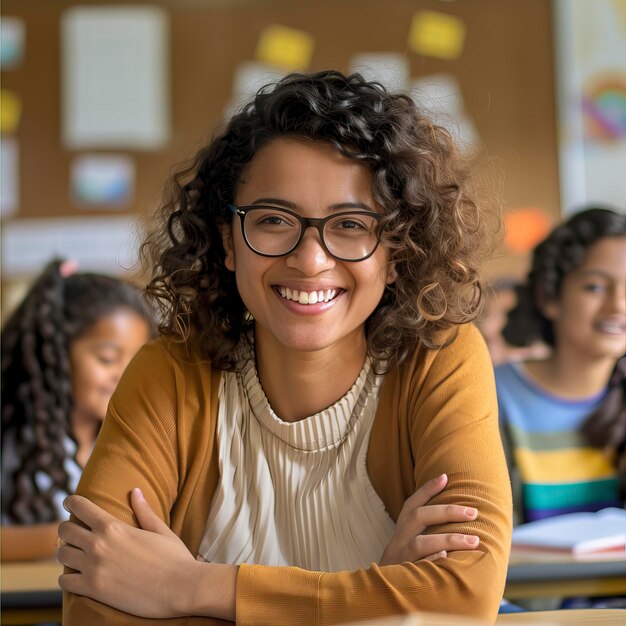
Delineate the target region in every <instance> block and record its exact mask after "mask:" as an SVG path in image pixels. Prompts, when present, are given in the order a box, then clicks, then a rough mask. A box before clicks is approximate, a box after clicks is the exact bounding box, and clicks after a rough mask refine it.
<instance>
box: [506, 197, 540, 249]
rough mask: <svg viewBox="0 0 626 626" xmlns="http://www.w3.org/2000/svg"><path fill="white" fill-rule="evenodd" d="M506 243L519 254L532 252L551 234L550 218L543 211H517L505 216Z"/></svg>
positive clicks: (531, 209)
mask: <svg viewBox="0 0 626 626" xmlns="http://www.w3.org/2000/svg"><path fill="white" fill-rule="evenodd" d="M504 227H505V235H504V243H505V245H506V246H507V247H508V248H509V250H511V251H512V252H515V253H517V254H524V253H526V252H530V250H532V249H533V248H534V247H535V246H536V245H537V244H538V243H539V242H540V241H542V240H543V239H545V237H546V236H547V235H548V233H549V232H550V228H551V224H550V220H549V219H548V216H547V215H546V214H545V212H544V211H542V210H541V209H533V208H530V209H516V210H514V211H509V212H508V213H506V214H505V215H504Z"/></svg>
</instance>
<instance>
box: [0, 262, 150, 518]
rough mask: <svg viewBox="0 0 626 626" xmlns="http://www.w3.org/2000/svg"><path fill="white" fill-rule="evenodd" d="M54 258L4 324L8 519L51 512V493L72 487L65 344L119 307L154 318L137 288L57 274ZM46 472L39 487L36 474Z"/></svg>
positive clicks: (4, 501)
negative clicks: (15, 463)
mask: <svg viewBox="0 0 626 626" xmlns="http://www.w3.org/2000/svg"><path fill="white" fill-rule="evenodd" d="M62 263H63V262H62V261H61V260H55V261H52V262H51V263H50V264H49V265H48V266H47V267H46V268H45V269H44V271H43V272H42V274H41V275H40V276H39V277H38V278H37V279H36V281H35V283H34V284H33V286H32V287H31V289H30V290H29V292H28V293H27V295H26V296H25V298H24V300H23V301H22V302H21V303H20V305H19V306H18V307H17V309H16V310H15V312H14V313H13V314H12V315H11V316H10V318H9V319H8V320H7V322H6V324H5V325H4V327H3V329H2V441H3V442H5V436H6V435H7V434H8V433H9V432H10V433H11V440H12V441H14V443H15V449H14V450H13V451H12V454H14V455H16V456H17V458H18V459H19V462H20V465H19V467H18V468H17V470H16V471H15V474H14V475H13V476H12V477H6V476H5V477H4V480H7V479H9V478H10V479H11V482H12V485H13V486H14V489H13V490H12V491H13V497H11V498H10V499H5V494H4V492H3V494H2V513H3V516H5V517H7V518H8V519H9V520H10V521H11V522H14V523H20V524H32V523H43V522H50V521H54V520H55V519H56V516H57V514H56V511H55V508H54V505H53V496H54V494H55V493H58V492H59V491H65V492H68V491H69V484H68V480H69V479H68V475H67V473H66V471H65V469H64V461H65V459H66V457H67V452H66V450H65V440H66V438H67V437H70V438H71V439H73V436H72V432H71V429H70V415H71V412H72V388H71V379H70V361H69V349H70V346H71V344H72V342H73V341H74V340H75V339H77V338H78V337H80V336H81V335H82V334H83V333H84V332H85V331H87V330H88V329H89V328H90V327H91V326H93V324H95V323H96V322H98V321H99V320H100V319H102V318H103V317H106V316H107V315H109V314H111V313H113V312H114V311H116V310H118V309H131V310H132V311H134V312H136V313H137V314H138V315H140V316H141V317H142V318H143V319H145V320H146V322H147V323H148V325H149V326H151V324H152V316H151V314H150V311H149V309H148V308H147V307H146V304H145V302H144V299H143V297H142V295H141V292H140V291H139V290H138V289H136V288H135V287H133V286H132V285H130V284H128V283H126V282H123V281H121V280H119V279H117V278H113V277H110V276H104V275H100V274H89V273H75V274H72V275H70V276H67V277H64V276H62V275H61V271H60V269H61V266H62ZM38 473H43V474H46V475H47V476H49V477H50V486H49V487H47V488H46V489H41V488H40V486H39V485H38V483H37V481H36V479H35V476H36V475H37V474H38Z"/></svg>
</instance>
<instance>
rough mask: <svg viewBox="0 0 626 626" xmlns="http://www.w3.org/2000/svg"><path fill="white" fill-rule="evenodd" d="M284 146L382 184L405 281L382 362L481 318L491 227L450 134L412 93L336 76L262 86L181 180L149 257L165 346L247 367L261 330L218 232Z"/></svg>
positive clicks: (370, 331) (393, 291)
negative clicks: (300, 147) (325, 147)
mask: <svg viewBox="0 0 626 626" xmlns="http://www.w3.org/2000/svg"><path fill="white" fill-rule="evenodd" d="M281 137H282V138H293V139H296V140H298V141H305V142H308V141H312V142H325V143H327V144H330V145H331V146H332V147H333V148H334V149H336V150H337V151H338V152H339V153H340V154H342V155H344V156H346V157H348V158H350V159H353V160H355V161H357V162H359V163H362V164H364V165H366V166H367V167H368V168H369V169H370V170H371V172H372V173H373V193H374V196H375V198H376V200H377V202H378V203H379V204H380V205H381V206H382V207H384V211H385V217H384V218H383V220H381V225H380V228H381V239H382V241H383V243H384V245H385V246H387V248H388V250H389V262H390V263H395V268H396V270H397V274H398V278H397V280H396V281H395V283H394V284H392V285H388V287H387V288H386V290H385V292H384V295H383V297H382V299H381V301H380V303H379V304H378V306H377V308H376V309H375V311H374V312H373V313H372V315H371V316H370V317H369V319H368V320H367V322H366V338H367V346H368V352H369V354H370V355H371V356H373V357H374V358H375V359H379V360H382V359H385V360H387V362H388V363H389V364H390V365H393V364H395V363H399V362H401V361H402V360H403V359H404V358H406V356H407V354H409V353H410V352H411V351H412V350H413V348H414V346H415V345H416V343H418V342H422V343H423V344H424V345H426V346H428V347H434V346H436V345H440V343H438V338H441V337H442V335H441V334H440V331H442V330H444V329H450V328H453V327H455V326H456V325H458V324H462V323H465V322H468V321H470V320H472V319H474V318H475V317H476V315H477V311H478V307H479V305H480V301H481V288H480V281H479V274H478V267H479V262H480V260H481V258H482V257H483V256H484V255H483V251H484V249H485V244H486V243H488V241H489V238H488V237H486V235H485V233H486V231H487V223H486V220H485V219H484V216H483V214H482V212H481V210H479V208H478V206H477V203H476V202H475V201H474V199H473V197H472V195H471V192H470V190H469V178H468V175H467V168H466V167H465V160H464V159H463V158H462V157H461V156H460V155H459V154H458V152H457V149H456V147H455V143H454V141H453V139H452V138H451V136H450V134H449V133H448V132H447V131H446V130H445V129H443V128H441V127H439V126H436V125H434V124H432V123H431V122H430V121H429V120H428V119H427V117H426V115H424V114H423V113H422V112H420V110H419V109H418V107H417V106H416V104H415V103H414V101H413V100H412V99H411V98H410V97H408V96H407V95H403V94H390V93H388V92H387V91H386V90H385V88H384V87H383V86H382V85H380V84H378V83H375V82H368V81H366V80H364V79H363V78H362V77H361V76H360V75H359V74H352V75H349V76H345V75H343V74H341V73H340V72H337V71H324V72H318V73H314V74H291V75H289V76H286V77H285V78H284V79H282V80H281V81H280V82H278V83H277V84H273V85H268V86H266V87H263V88H262V89H261V90H259V92H258V93H257V94H256V96H255V97H254V98H253V100H252V101H251V102H249V103H248V104H247V105H246V106H244V107H243V109H242V110H241V111H240V112H238V113H236V114H235V115H234V116H233V117H232V118H231V119H230V121H229V122H228V124H227V125H226V127H225V129H223V130H222V131H221V132H220V133H219V134H218V135H217V136H216V137H215V138H214V139H213V140H212V141H211V142H210V143H209V145H208V146H206V147H205V148H203V149H202V150H200V151H199V152H198V154H197V155H196V157H195V159H194V160H193V162H192V163H191V165H189V166H187V167H185V168H184V169H182V170H181V171H179V172H178V173H176V174H175V175H174V176H173V177H172V180H171V181H170V184H169V186H168V188H167V191H166V197H165V202H164V205H163V206H162V207H161V209H160V211H159V213H158V215H157V218H158V223H157V225H156V227H155V228H154V229H153V230H152V232H151V233H150V234H149V235H148V237H147V239H146V241H145V242H144V245H143V246H142V260H143V263H144V267H146V268H147V269H148V271H150V272H151V280H150V282H149V284H148V287H147V294H148V296H150V297H151V298H153V299H154V300H155V301H156V303H157V305H158V306H159V308H160V310H161V313H162V316H161V319H162V324H161V326H160V331H161V333H162V334H163V335H165V336H167V337H170V338H173V339H174V340H177V341H181V342H184V341H186V340H187V338H188V337H189V335H190V333H194V335H195V338H196V341H197V343H198V345H199V346H200V349H201V351H202V354H203V356H206V357H208V358H210V359H211V361H212V363H213V365H214V366H215V367H217V368H220V369H224V370H232V369H235V367H236V363H237V358H238V356H237V353H238V346H239V344H240V340H241V338H242V336H244V335H245V334H247V333H246V331H247V329H248V328H249V327H250V324H251V323H252V322H251V320H250V318H249V316H248V315H246V309H245V306H244V303H243V302H242V300H241V298H240V297H239V294H238V291H237V287H236V284H235V278H234V275H233V274H232V273H231V272H229V271H227V270H226V268H225V266H224V256H225V253H224V249H223V245H222V238H221V235H220V226H221V225H223V224H224V223H226V222H230V220H231V219H232V215H231V214H230V213H229V211H228V209H227V205H228V204H229V203H232V202H233V199H234V195H235V191H236V187H237V185H238V183H239V181H240V180H241V177H242V174H243V173H244V172H245V170H246V167H247V166H248V165H249V164H250V162H251V161H252V160H253V159H254V157H255V155H256V154H257V152H258V151H259V150H260V149H261V148H262V147H263V146H265V145H267V144H268V143H269V142H271V141H272V140H274V139H276V138H281Z"/></svg>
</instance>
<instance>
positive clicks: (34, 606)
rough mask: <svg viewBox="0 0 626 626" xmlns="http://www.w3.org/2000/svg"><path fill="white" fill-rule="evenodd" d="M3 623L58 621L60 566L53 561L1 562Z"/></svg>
mask: <svg viewBox="0 0 626 626" xmlns="http://www.w3.org/2000/svg"><path fill="white" fill-rule="evenodd" d="M0 569H1V580H2V598H1V601H2V624H7V625H10V624H32V623H41V622H57V623H59V624H60V623H61V589H59V585H58V578H59V576H60V574H61V573H62V572H63V567H62V566H61V565H59V564H58V563H57V562H56V561H24V562H18V563H2V564H1V568H0Z"/></svg>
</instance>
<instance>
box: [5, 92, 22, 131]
mask: <svg viewBox="0 0 626 626" xmlns="http://www.w3.org/2000/svg"><path fill="white" fill-rule="evenodd" d="M21 117H22V101H21V100H20V97H19V96H18V95H17V94H16V93H15V92H14V91H10V90H9V89H2V90H1V91H0V132H2V134H3V135H12V134H14V133H15V132H17V129H18V128H19V125H20V118H21Z"/></svg>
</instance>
